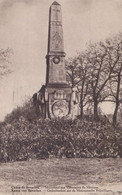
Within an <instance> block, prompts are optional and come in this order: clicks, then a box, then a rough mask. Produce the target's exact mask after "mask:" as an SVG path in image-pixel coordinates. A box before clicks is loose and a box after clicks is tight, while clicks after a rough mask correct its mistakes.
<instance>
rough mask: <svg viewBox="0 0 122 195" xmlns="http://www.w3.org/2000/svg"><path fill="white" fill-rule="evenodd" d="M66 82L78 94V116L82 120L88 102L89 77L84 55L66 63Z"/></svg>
mask: <svg viewBox="0 0 122 195" xmlns="http://www.w3.org/2000/svg"><path fill="white" fill-rule="evenodd" d="M66 69H67V80H68V82H69V84H70V86H71V87H72V88H74V87H77V90H78V93H79V94H80V109H81V111H80V116H81V118H83V114H84V112H83V109H84V107H85V106H86V105H87V103H88V102H89V96H88V90H89V82H88V81H89V80H88V78H89V75H88V66H87V61H86V55H85V53H80V54H78V55H77V56H76V57H74V58H70V59H69V60H67V62H66Z"/></svg>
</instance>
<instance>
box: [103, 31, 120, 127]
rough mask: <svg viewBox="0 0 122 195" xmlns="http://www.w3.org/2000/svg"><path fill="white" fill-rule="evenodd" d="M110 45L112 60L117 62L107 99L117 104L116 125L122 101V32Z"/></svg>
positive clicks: (114, 123)
mask: <svg viewBox="0 0 122 195" xmlns="http://www.w3.org/2000/svg"><path fill="white" fill-rule="evenodd" d="M109 45H110V48H111V52H110V58H111V61H112V60H113V59H114V60H116V61H117V63H116V66H115V67H114V71H113V73H112V75H111V78H110V81H109V83H108V88H109V90H110V97H109V99H107V100H106V101H110V102H113V103H114V104H115V109H114V114H113V125H114V126H115V125H116V122H117V113H118V109H119V105H120V103H122V34H120V35H119V36H118V37H116V38H114V39H113V40H109Z"/></svg>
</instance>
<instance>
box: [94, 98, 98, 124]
mask: <svg viewBox="0 0 122 195" xmlns="http://www.w3.org/2000/svg"><path fill="white" fill-rule="evenodd" d="M94 120H95V121H97V120H98V102H97V98H94Z"/></svg>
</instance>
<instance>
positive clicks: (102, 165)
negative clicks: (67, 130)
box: [0, 158, 122, 194]
mask: <svg viewBox="0 0 122 195" xmlns="http://www.w3.org/2000/svg"><path fill="white" fill-rule="evenodd" d="M17 185H21V186H22V185H40V186H41V187H44V186H59V185H60V186H81V185H82V186H83V185H85V186H88V185H96V186H104V187H106V188H107V189H108V186H109V187H110V188H114V187H116V190H119V191H120V190H121V191H122V189H121V185H122V159H121V158H117V159H112V158H108V159H96V158H92V159H91V158H87V159H85V158H79V159H78V158H76V159H75V158H74V159H66V158H64V159H53V158H52V159H46V160H31V161H22V162H11V163H1V166H0V192H1V194H3V193H5V192H6V193H5V194H7V192H9V191H10V190H11V186H17Z"/></svg>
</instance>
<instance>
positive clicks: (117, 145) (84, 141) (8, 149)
mask: <svg viewBox="0 0 122 195" xmlns="http://www.w3.org/2000/svg"><path fill="white" fill-rule="evenodd" d="M32 109H33V106H32V104H31V102H29V103H27V104H26V105H24V106H23V107H20V108H17V109H16V110H14V111H13V112H12V113H11V114H10V115H9V116H7V117H6V119H5V122H3V123H1V124H0V151H1V153H0V161H1V162H8V161H20V160H21V161H22V160H30V159H45V158H51V157H56V158H62V157H67V158H82V157H87V158H90V157H98V158H106V157H118V156H120V157H121V155H122V152H121V137H120V133H121V128H120V129H119V127H118V128H117V129H116V128H113V126H112V125H111V124H110V123H109V121H108V120H106V119H103V118H101V120H99V121H97V122H96V121H94V120H92V119H91V118H88V117H87V118H84V119H83V120H80V119H76V120H72V119H67V120H66V119H63V118H62V119H58V120H42V119H39V118H38V117H37V116H36V114H34V110H33V112H32Z"/></svg>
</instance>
